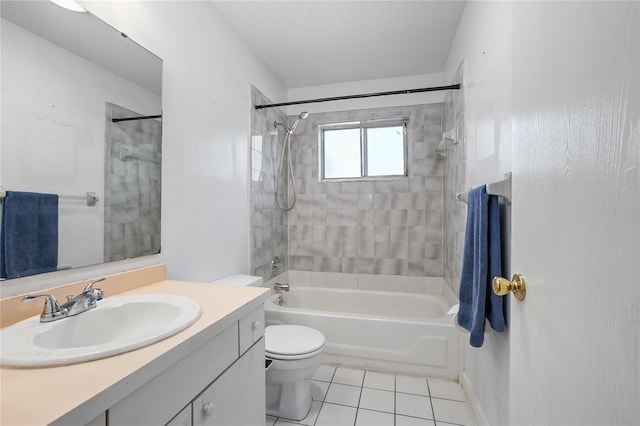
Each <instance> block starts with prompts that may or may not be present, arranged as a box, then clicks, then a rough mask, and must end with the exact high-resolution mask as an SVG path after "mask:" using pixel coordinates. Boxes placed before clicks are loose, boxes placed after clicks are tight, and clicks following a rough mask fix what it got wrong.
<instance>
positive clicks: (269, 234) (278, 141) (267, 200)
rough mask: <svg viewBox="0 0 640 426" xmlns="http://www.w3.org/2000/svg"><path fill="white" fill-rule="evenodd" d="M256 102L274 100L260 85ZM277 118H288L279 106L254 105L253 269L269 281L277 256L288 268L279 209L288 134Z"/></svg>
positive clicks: (284, 224)
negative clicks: (278, 191)
mask: <svg viewBox="0 0 640 426" xmlns="http://www.w3.org/2000/svg"><path fill="white" fill-rule="evenodd" d="M252 101H253V105H259V104H268V103H271V101H270V100H269V99H268V98H266V97H265V96H264V95H263V94H262V93H261V92H260V91H259V90H257V89H256V88H252ZM274 121H279V122H282V123H286V121H287V117H286V115H285V114H284V113H283V112H282V111H281V110H280V109H279V108H266V109H261V110H256V109H254V108H252V112H251V156H250V158H251V200H250V206H251V207H250V208H251V233H250V238H251V243H250V244H251V265H250V269H251V274H252V275H257V276H261V277H262V278H263V279H264V280H265V281H267V280H269V279H270V278H271V259H272V258H273V257H274V256H278V257H279V258H280V273H282V272H285V271H286V270H287V269H288V263H287V256H288V241H287V213H286V212H284V211H282V210H280V209H279V208H278V206H277V205H276V198H275V196H276V176H277V175H278V173H277V172H278V171H279V167H280V164H279V161H280V153H281V150H282V145H283V141H284V135H283V133H282V130H281V129H280V130H278V129H276V128H275V127H274V126H273V122H274ZM281 179H282V181H281V184H280V187H281V188H283V189H286V188H287V186H286V183H285V182H286V180H284V178H281ZM282 192H283V191H281V193H282ZM281 195H284V194H281Z"/></svg>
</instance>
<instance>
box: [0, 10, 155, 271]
mask: <svg viewBox="0 0 640 426" xmlns="http://www.w3.org/2000/svg"><path fill="white" fill-rule="evenodd" d="M105 102H113V103H116V104H118V105H121V106H124V107H126V108H129V109H132V110H134V111H137V112H139V113H141V114H157V113H158V112H159V107H160V97H159V96H157V95H156V94H154V93H151V92H149V91H148V90H146V89H143V88H141V87H139V86H137V85H135V84H133V83H131V82H130V81H127V80H125V79H123V78H122V77H120V76H118V75H116V74H114V73H112V72H110V71H107V70H106V69H104V68H102V67H100V66H97V65H95V64H93V63H92V62H89V61H87V60H86V59H84V58H81V57H79V56H77V55H75V54H73V53H71V52H69V51H67V50H65V49H62V48H60V47H59V46H57V45H55V44H53V43H50V42H48V41H47V40H45V39H43V38H41V37H38V36H36V35H35V34H33V33H31V32H29V31H25V30H24V29H22V28H21V27H19V26H16V25H15V24H13V23H12V22H9V21H6V20H4V19H3V20H2V141H3V143H2V168H1V170H2V172H1V176H0V181H1V183H2V185H3V187H4V188H5V189H6V190H14V191H31V192H47V193H56V194H61V195H84V194H85V193H87V192H95V193H96V195H97V196H98V197H99V198H100V200H104V198H105V197H104V147H105V126H104V120H105ZM103 218H104V203H103V202H98V204H97V205H96V206H94V207H89V206H87V205H86V203H83V202H82V201H76V200H72V201H68V200H65V199H64V198H63V199H61V200H60V201H59V236H58V237H59V238H58V240H59V250H58V266H59V267H64V266H84V265H92V264H96V263H102V261H103V248H104V247H103V246H104V245H103V235H104V232H103V229H104V219H103Z"/></svg>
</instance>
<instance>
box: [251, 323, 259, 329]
mask: <svg viewBox="0 0 640 426" xmlns="http://www.w3.org/2000/svg"><path fill="white" fill-rule="evenodd" d="M259 326H260V321H254V322H252V323H251V328H253V329H254V330H255V329H257V328H258V327H259Z"/></svg>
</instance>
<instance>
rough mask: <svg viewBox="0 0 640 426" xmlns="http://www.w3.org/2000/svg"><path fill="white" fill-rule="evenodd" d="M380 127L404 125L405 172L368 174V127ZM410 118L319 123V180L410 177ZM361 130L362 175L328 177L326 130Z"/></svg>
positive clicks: (403, 153)
mask: <svg viewBox="0 0 640 426" xmlns="http://www.w3.org/2000/svg"><path fill="white" fill-rule="evenodd" d="M380 127H402V151H403V152H402V155H403V159H404V174H398V175H378V176H368V175H367V173H368V164H367V157H368V155H367V149H368V143H367V131H366V130H367V129H372V128H380ZM408 127H409V118H407V117H397V118H385V119H378V120H362V121H348V122H341V123H326V124H319V125H318V154H319V155H318V180H319V181H320V182H341V181H342V182H353V181H356V182H357V181H370V180H396V179H408V178H409V136H408ZM347 129H359V130H360V176H356V177H337V178H327V177H325V175H324V172H325V152H324V132H325V131H326V130H347Z"/></svg>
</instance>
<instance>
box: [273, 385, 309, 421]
mask: <svg viewBox="0 0 640 426" xmlns="http://www.w3.org/2000/svg"><path fill="white" fill-rule="evenodd" d="M266 397H267V398H266V399H267V414H268V415H270V416H274V417H284V418H285V419H290V420H302V419H304V418H305V417H306V416H307V414H309V410H310V409H311V385H310V384H309V382H308V381H307V380H301V381H299V382H295V383H283V384H267V388H266Z"/></svg>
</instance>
